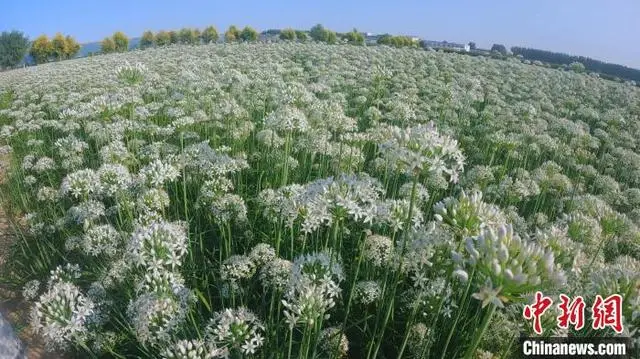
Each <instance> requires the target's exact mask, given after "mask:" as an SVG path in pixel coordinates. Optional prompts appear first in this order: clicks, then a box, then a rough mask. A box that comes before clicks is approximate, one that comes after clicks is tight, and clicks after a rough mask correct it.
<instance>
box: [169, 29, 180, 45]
mask: <svg viewBox="0 0 640 359" xmlns="http://www.w3.org/2000/svg"><path fill="white" fill-rule="evenodd" d="M179 41H180V37H179V36H178V33H177V32H175V31H173V30H171V31H169V43H171V44H177V43H178V42H179Z"/></svg>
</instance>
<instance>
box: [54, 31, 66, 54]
mask: <svg viewBox="0 0 640 359" xmlns="http://www.w3.org/2000/svg"><path fill="white" fill-rule="evenodd" d="M51 49H52V54H53V58H54V59H55V60H56V61H60V60H63V59H65V58H66V54H67V49H66V42H65V41H64V35H62V34H61V33H57V34H56V35H55V36H54V37H53V39H51Z"/></svg>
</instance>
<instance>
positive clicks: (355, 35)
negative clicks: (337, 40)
mask: <svg viewBox="0 0 640 359" xmlns="http://www.w3.org/2000/svg"><path fill="white" fill-rule="evenodd" d="M344 38H345V39H346V40H347V42H348V43H350V44H352V45H364V35H362V34H361V33H360V32H358V30H356V29H353V31H351V32H348V33H346V34H345V35H344Z"/></svg>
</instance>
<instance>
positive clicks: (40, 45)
mask: <svg viewBox="0 0 640 359" xmlns="http://www.w3.org/2000/svg"><path fill="white" fill-rule="evenodd" d="M52 50H53V47H52V46H51V41H49V37H47V35H40V36H38V38H36V39H35V40H33V43H32V44H31V50H29V54H30V55H31V56H33V59H34V60H35V62H36V63H37V64H42V63H45V62H47V61H49V58H50V57H51V55H52Z"/></svg>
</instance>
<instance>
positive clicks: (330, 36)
mask: <svg viewBox="0 0 640 359" xmlns="http://www.w3.org/2000/svg"><path fill="white" fill-rule="evenodd" d="M325 31H326V33H327V35H326V39H327V40H326V42H327V44H335V43H337V42H338V35H337V34H336V33H335V31H331V30H325Z"/></svg>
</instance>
